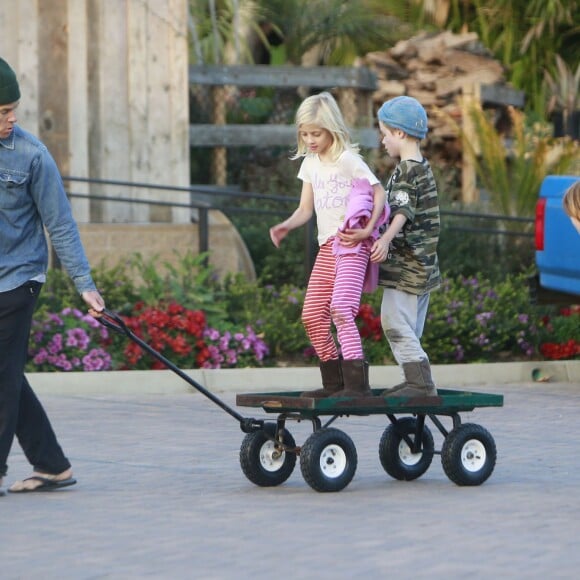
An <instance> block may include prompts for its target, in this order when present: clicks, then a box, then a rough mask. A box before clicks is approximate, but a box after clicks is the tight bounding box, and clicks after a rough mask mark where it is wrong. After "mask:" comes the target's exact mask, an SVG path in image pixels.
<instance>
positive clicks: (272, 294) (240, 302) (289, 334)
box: [223, 275, 310, 363]
mask: <svg viewBox="0 0 580 580" xmlns="http://www.w3.org/2000/svg"><path fill="white" fill-rule="evenodd" d="M223 289H224V295H225V296H227V313H228V317H229V318H230V320H232V321H233V322H234V323H236V324H241V325H244V324H254V325H255V327H256V329H258V330H259V332H260V333H261V335H262V336H263V338H264V340H265V342H266V344H267V345H268V347H269V348H270V358H272V359H273V362H274V363H275V361H276V360H277V359H279V358H284V357H288V356H289V357H290V358H292V359H293V358H295V357H298V358H299V359H300V358H302V357H303V352H304V350H305V349H307V348H308V346H309V344H310V343H309V342H308V338H307V336H306V332H305V331H304V327H303V326H302V321H301V315H302V305H303V303H304V290H303V289H302V288H298V287H296V286H292V285H288V284H284V285H282V286H281V287H279V288H278V289H276V288H274V286H271V285H266V286H261V285H258V284H256V283H254V282H248V281H247V280H245V279H244V278H243V277H242V276H241V275H238V276H229V277H227V278H226V280H225V281H224V286H223ZM302 360H304V359H302Z"/></svg>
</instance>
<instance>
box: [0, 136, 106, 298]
mask: <svg viewBox="0 0 580 580" xmlns="http://www.w3.org/2000/svg"><path fill="white" fill-rule="evenodd" d="M44 228H46V231H47V232H48V235H49V236H50V240H51V242H52V244H53V246H54V249H55V251H56V253H57V255H58V257H59V259H60V261H61V263H62V264H63V266H64V268H65V269H66V271H67V272H68V274H69V276H70V277H71V278H72V280H73V282H74V284H75V287H76V289H77V290H78V291H79V293H82V292H85V291H88V290H94V289H95V284H94V282H93V279H92V277H91V271H90V267H89V263H88V261H87V258H86V255H85V252H84V249H83V246H82V244H81V240H80V236H79V232H78V228H77V225H76V222H75V221H74V218H73V216H72V211H71V208H70V204H69V201H68V198H67V196H66V193H65V191H64V187H63V184H62V179H61V177H60V173H59V171H58V168H57V166H56V163H55V161H54V159H53V158H52V156H51V155H50V153H49V152H48V150H47V148H46V147H45V146H44V145H43V144H42V143H41V142H40V141H39V140H38V139H37V138H36V137H34V136H33V135H31V134H30V133H28V132H26V131H24V130H23V129H21V128H20V127H18V126H15V127H14V130H13V131H12V133H11V134H10V136H9V137H7V138H6V139H0V292H7V291H8V290H13V289H14V288H17V287H18V286H21V285H22V284H24V283H25V282H27V281H29V280H32V279H34V280H39V281H43V280H44V279H45V276H46V270H47V268H48V246H47V242H46V237H45V233H44Z"/></svg>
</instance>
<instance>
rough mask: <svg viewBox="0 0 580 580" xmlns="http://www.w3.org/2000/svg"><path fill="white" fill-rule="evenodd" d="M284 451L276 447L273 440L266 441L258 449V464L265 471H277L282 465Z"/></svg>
mask: <svg viewBox="0 0 580 580" xmlns="http://www.w3.org/2000/svg"><path fill="white" fill-rule="evenodd" d="M285 457H286V452H285V451H283V450H279V449H276V445H275V443H274V442H273V441H266V442H265V443H264V445H262V447H261V449H260V465H261V466H262V468H263V469H264V470H265V471H269V472H274V471H278V470H279V469H280V468H281V467H282V466H283V465H284V459H285Z"/></svg>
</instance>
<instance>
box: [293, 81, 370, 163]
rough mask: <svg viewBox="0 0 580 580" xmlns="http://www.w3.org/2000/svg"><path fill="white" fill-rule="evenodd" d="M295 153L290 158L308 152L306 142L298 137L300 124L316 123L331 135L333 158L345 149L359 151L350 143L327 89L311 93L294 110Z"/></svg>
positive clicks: (345, 128) (347, 133)
mask: <svg viewBox="0 0 580 580" xmlns="http://www.w3.org/2000/svg"><path fill="white" fill-rule="evenodd" d="M295 123H296V142H297V146H296V153H295V154H294V155H293V156H292V157H291V159H298V158H299V157H304V156H305V155H307V154H308V148H307V147H306V143H304V141H303V140H302V138H301V137H300V127H301V126H302V125H316V126H318V127H321V128H322V129H326V130H327V131H328V132H329V133H330V134H331V135H332V145H331V146H330V155H331V157H332V158H333V159H335V160H336V159H338V157H339V156H340V154H341V153H342V152H343V151H345V150H347V149H348V150H350V151H353V152H354V153H358V152H359V146H358V144H356V143H352V142H351V140H350V133H349V131H348V128H347V126H346V123H345V122H344V119H343V117H342V113H341V112H340V109H339V107H338V104H337V103H336V101H335V100H334V97H333V96H332V95H331V94H330V93H329V92H327V91H324V92H322V93H319V94H318V95H312V96H310V97H307V98H306V99H304V101H302V104H301V105H300V107H298V111H296V121H295Z"/></svg>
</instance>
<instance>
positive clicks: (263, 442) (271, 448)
mask: <svg viewBox="0 0 580 580" xmlns="http://www.w3.org/2000/svg"><path fill="white" fill-rule="evenodd" d="M275 434H276V425H274V424H273V423H266V424H265V425H264V428H263V429H260V430H259V431H254V432H253V433H248V434H247V435H246V436H245V437H244V440H243V441H242V446H241V447H240V465H241V467H242V471H243V472H244V475H245V476H246V477H247V478H248V479H249V480H250V481H251V482H252V483H255V484H256V485H259V486H260V487H273V486H276V485H280V484H281V483H284V482H285V481H286V480H287V479H288V478H289V477H290V475H291V473H292V471H294V466H295V465H296V454H295V453H291V452H288V451H284V450H283V449H280V448H279V447H278V446H277V445H276V443H275V442H274V441H272V440H271V439H269V438H268V435H271V436H272V437H274V436H275ZM278 440H279V441H282V443H284V444H285V445H287V446H288V447H295V446H296V443H295V442H294V437H292V435H291V434H290V432H289V431H287V430H286V429H283V430H282V431H280V432H279V433H278Z"/></svg>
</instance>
